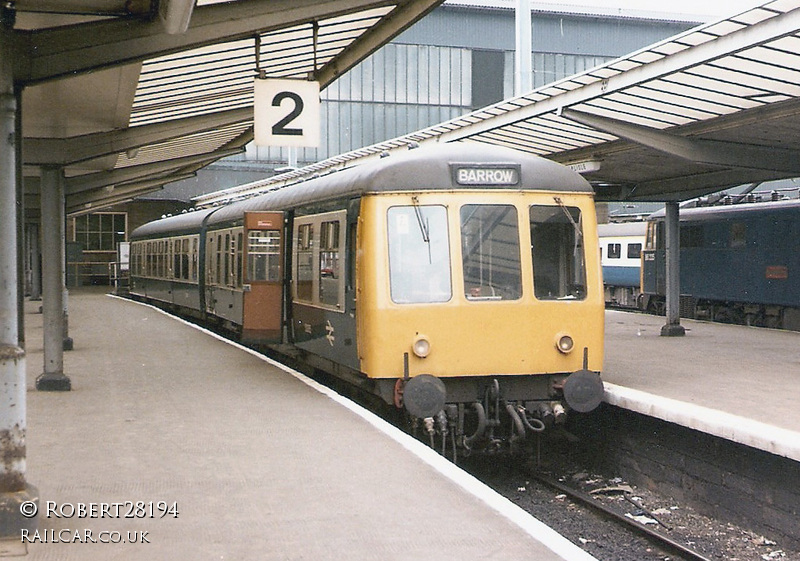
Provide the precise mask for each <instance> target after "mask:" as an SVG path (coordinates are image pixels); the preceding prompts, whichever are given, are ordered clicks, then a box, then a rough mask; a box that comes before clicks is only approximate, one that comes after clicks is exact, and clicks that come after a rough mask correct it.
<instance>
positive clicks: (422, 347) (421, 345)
mask: <svg viewBox="0 0 800 561" xmlns="http://www.w3.org/2000/svg"><path fill="white" fill-rule="evenodd" d="M411 349H412V350H413V351H414V354H415V355H417V356H418V357H419V358H425V357H426V356H428V355H429V354H430V352H431V343H430V341H428V338H427V337H425V336H424V335H417V337H416V338H415V339H414V344H413V345H412V346H411Z"/></svg>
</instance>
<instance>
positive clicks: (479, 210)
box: [461, 205, 522, 300]
mask: <svg viewBox="0 0 800 561" xmlns="http://www.w3.org/2000/svg"><path fill="white" fill-rule="evenodd" d="M461 254H462V259H463V272H464V295H465V296H466V298H467V300H517V299H519V298H521V297H522V273H521V270H520V252H519V224H518V220H517V208H516V207H515V206H512V205H464V206H463V207H461Z"/></svg>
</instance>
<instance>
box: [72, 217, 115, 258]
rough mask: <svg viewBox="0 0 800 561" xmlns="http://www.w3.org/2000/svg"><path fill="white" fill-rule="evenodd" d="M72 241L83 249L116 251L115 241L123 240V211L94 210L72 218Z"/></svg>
mask: <svg viewBox="0 0 800 561" xmlns="http://www.w3.org/2000/svg"><path fill="white" fill-rule="evenodd" d="M73 226H74V228H73V236H74V241H76V242H79V243H80V244H81V245H82V246H83V250H84V251H116V250H117V243H119V242H124V241H125V239H126V237H127V235H126V215H125V213H124V212H96V213H94V214H85V215H83V216H76V217H75V218H73Z"/></svg>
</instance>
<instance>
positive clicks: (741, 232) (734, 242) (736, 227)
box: [731, 222, 747, 247]
mask: <svg viewBox="0 0 800 561" xmlns="http://www.w3.org/2000/svg"><path fill="white" fill-rule="evenodd" d="M746 245H747V224H745V223H744V222H734V223H733V224H731V247H745V246H746Z"/></svg>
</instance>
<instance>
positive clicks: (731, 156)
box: [198, 0, 800, 204]
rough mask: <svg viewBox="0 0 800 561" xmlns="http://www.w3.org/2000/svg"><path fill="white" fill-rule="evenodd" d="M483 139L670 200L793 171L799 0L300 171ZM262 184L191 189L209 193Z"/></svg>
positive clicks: (619, 189) (796, 160)
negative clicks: (414, 145)
mask: <svg viewBox="0 0 800 561" xmlns="http://www.w3.org/2000/svg"><path fill="white" fill-rule="evenodd" d="M454 141H464V142H482V143H487V144H499V145H503V146H510V147H513V148H516V149H518V150H522V151H525V152H531V153H534V154H539V155H541V156H544V157H547V158H550V159H553V160H556V161H558V162H561V163H564V164H568V165H572V166H574V167H575V169H577V170H578V171H580V172H581V173H584V175H585V177H586V178H587V179H588V180H590V181H591V182H592V184H593V185H594V187H595V190H596V193H597V197H598V199H600V200H610V201H615V200H616V201H621V200H629V201H676V200H684V199H688V198H691V197H695V196H699V195H702V194H706V193H710V192H714V191H719V190H721V189H724V188H726V187H729V186H732V185H740V184H743V183H751V182H759V181H766V180H773V179H781V178H789V177H800V0H772V1H768V2H764V3H763V4H762V5H759V6H757V7H754V8H752V9H749V10H746V11H744V12H742V13H738V14H736V15H733V16H731V17H728V18H725V19H722V20H719V21H714V22H711V23H708V24H703V25H701V26H699V27H696V28H694V29H691V30H689V31H686V32H684V33H681V34H679V35H677V36H675V37H672V38H670V39H666V40H664V41H661V42H659V43H656V44H654V45H651V46H649V47H646V48H643V49H641V50H639V51H636V52H634V53H632V54H630V55H627V56H624V57H621V58H619V59H616V60H614V61H611V62H609V63H607V64H604V65H602V66H598V67H595V68H592V69H590V70H588V71H586V72H583V73H581V74H577V75H575V76H571V77H569V78H566V79H563V80H561V81H558V82H554V83H552V84H549V85H546V86H544V87H541V88H538V89H536V90H534V91H532V92H530V93H528V94H525V95H522V96H519V97H515V98H512V99H508V100H505V101H502V102H500V103H497V104H495V105H492V106H490V107H486V108H484V109H480V110H478V111H475V112H473V113H470V114H468V115H465V116H463V117H460V118H456V119H453V120H451V121H448V122H445V123H441V124H439V125H435V126H432V127H428V128H426V129H423V130H420V131H417V132H414V133H412V134H409V135H406V136H403V137H400V138H396V139H393V140H390V141H387V142H384V143H380V144H376V145H374V146H370V147H368V148H365V149H362V150H358V151H355V152H352V153H349V154H345V155H342V156H339V157H337V158H332V159H330V160H327V161H325V162H322V163H321V164H319V165H317V166H312V168H310V169H308V170H304V171H303V172H302V173H309V172H314V173H318V172H320V171H323V170H325V169H328V168H332V167H337V166H343V165H350V163H351V162H352V161H353V160H358V159H363V158H370V157H375V156H376V155H377V154H380V153H381V152H384V151H387V150H389V151H391V150H394V149H399V148H403V149H404V147H405V146H406V145H408V144H409V143H412V142H415V143H420V144H424V143H428V142H454ZM292 180H294V178H293V177H291V176H287V177H283V178H277V179H274V180H271V181H270V182H268V183H267V184H263V183H262V184H253V185H250V186H246V187H243V188H238V189H232V190H228V191H227V192H220V193H219V194H214V195H208V196H205V197H200V198H198V203H200V204H211V203H214V202H219V201H221V200H225V199H226V198H230V197H238V196H244V195H245V194H246V193H247V192H248V191H249V190H253V189H256V190H259V189H264V188H274V187H275V186H277V185H279V184H280V182H281V181H283V182H286V181H292Z"/></svg>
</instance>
